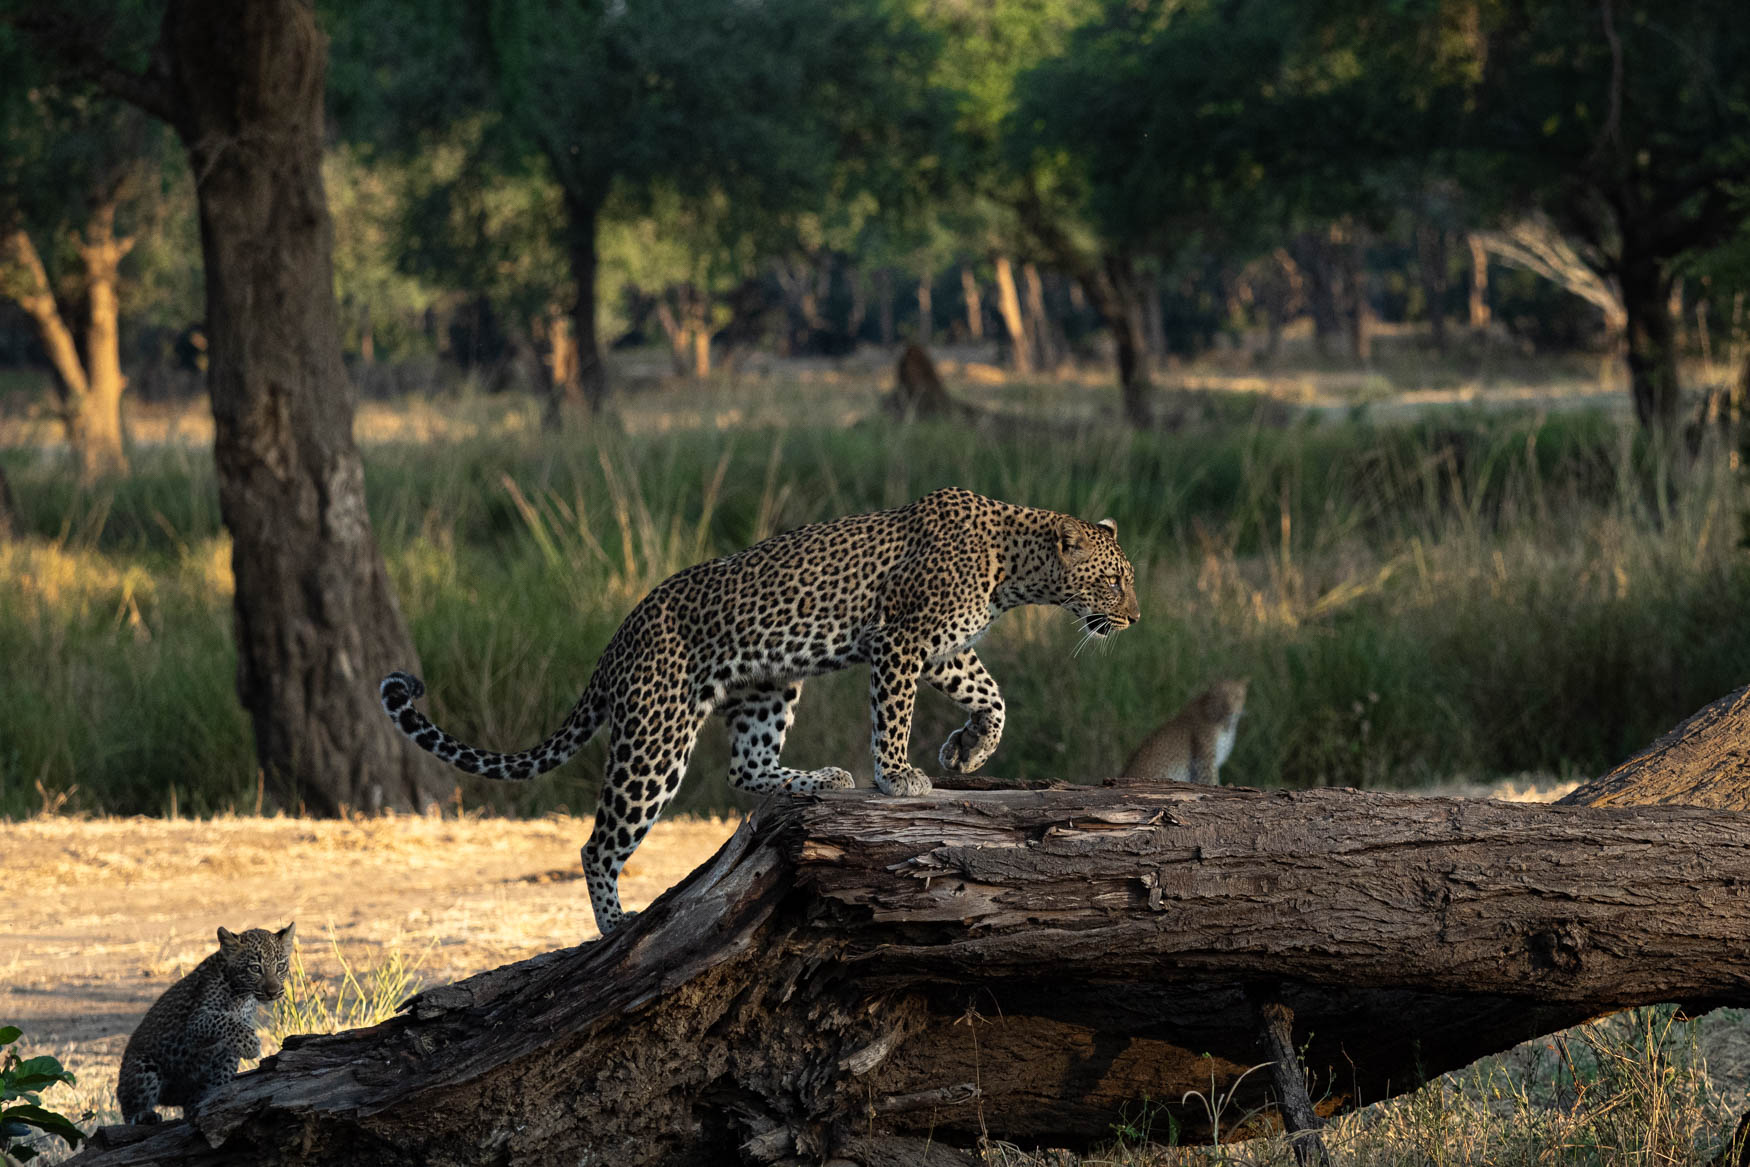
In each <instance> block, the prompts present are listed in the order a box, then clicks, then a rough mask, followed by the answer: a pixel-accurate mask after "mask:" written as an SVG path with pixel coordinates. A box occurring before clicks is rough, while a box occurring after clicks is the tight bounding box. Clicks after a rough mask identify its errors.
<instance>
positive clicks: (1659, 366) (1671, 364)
mask: <svg viewBox="0 0 1750 1167" xmlns="http://www.w3.org/2000/svg"><path fill="white" fill-rule="evenodd" d="M1630 246H1631V245H1630V244H1629V242H1628V241H1626V240H1625V241H1624V245H1623V258H1622V267H1621V270H1620V272H1619V276H1620V278H1621V281H1622V306H1623V310H1624V312H1625V313H1626V314H1627V316H1628V334H1627V340H1628V372H1629V392H1630V393H1631V394H1632V396H1633V398H1634V403H1635V416H1636V417H1637V418H1639V419H1640V423H1641V425H1642V426H1644V427H1646V428H1648V429H1659V430H1664V431H1672V430H1674V428H1675V427H1676V424H1677V415H1678V411H1679V406H1680V404H1681V401H1682V386H1681V384H1680V382H1679V380H1678V375H1677V344H1676V339H1675V336H1674V335H1673V330H1672V323H1671V310H1670V307H1669V303H1670V293H1671V284H1670V280H1669V277H1668V276H1667V275H1666V273H1665V270H1664V268H1663V265H1661V264H1660V263H1659V261H1658V260H1656V259H1653V258H1650V257H1643V256H1640V255H1637V254H1635V253H1634V252H1633V251H1632V250H1631V249H1630Z"/></svg>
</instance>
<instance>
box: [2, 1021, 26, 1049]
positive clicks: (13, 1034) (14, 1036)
mask: <svg viewBox="0 0 1750 1167" xmlns="http://www.w3.org/2000/svg"><path fill="white" fill-rule="evenodd" d="M23 1036H24V1030H22V1029H20V1028H18V1026H16V1025H8V1026H5V1027H4V1028H0V1045H11V1044H12V1043H13V1042H15V1041H17V1040H18V1039H19V1038H21V1037H23Z"/></svg>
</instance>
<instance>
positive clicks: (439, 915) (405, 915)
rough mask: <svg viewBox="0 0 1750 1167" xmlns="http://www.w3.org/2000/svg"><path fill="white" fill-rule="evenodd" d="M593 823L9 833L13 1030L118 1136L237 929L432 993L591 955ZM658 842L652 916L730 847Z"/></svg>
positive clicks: (624, 881) (41, 823)
mask: <svg viewBox="0 0 1750 1167" xmlns="http://www.w3.org/2000/svg"><path fill="white" fill-rule="evenodd" d="M589 826H590V824H589V820H588V819H573V818H561V817H554V818H548V819H542V820H540V821H536V822H516V821H510V820H506V819H461V820H453V819H451V820H445V819H435V818H431V819H427V818H415V817H408V816H392V817H386V818H380V819H368V820H358V821H352V822H327V821H312V820H304V819H288V818H274V819H257V818H221V819H214V820H209V821H187V820H183V821H164V820H158V819H96V820H81V819H38V820H32V821H30V822H23V823H0V886H4V887H6V888H7V889H8V891H9V894H8V895H6V896H3V897H0V1025H17V1026H18V1027H20V1028H21V1029H23V1030H24V1034H25V1037H24V1040H23V1042H22V1045H23V1047H24V1048H23V1052H24V1053H26V1055H27V1056H28V1055H29V1054H32V1053H52V1054H54V1055H55V1056H57V1057H59V1058H61V1060H62V1061H63V1062H64V1063H65V1064H66V1065H67V1067H68V1068H69V1069H71V1070H73V1071H74V1072H75V1073H77V1074H78V1075H79V1077H80V1083H79V1087H78V1089H77V1091H76V1093H77V1096H78V1101H77V1102H72V1101H69V1100H68V1099H67V1097H66V1096H64V1095H62V1096H60V1097H59V1098H58V1100H57V1099H45V1102H49V1103H50V1104H57V1105H59V1106H60V1108H61V1109H63V1110H68V1111H72V1110H75V1109H77V1110H78V1111H84V1110H87V1109H90V1110H94V1111H95V1112H96V1114H95V1118H96V1121H99V1122H114V1121H117V1116H116V1114H115V1110H114V1107H115V1102H114V1085H115V1071H116V1068H117V1067H118V1066H119V1065H120V1061H121V1052H122V1048H123V1046H125V1045H126V1043H127V1035H128V1034H129V1033H131V1032H132V1031H133V1028H134V1026H135V1025H136V1024H137V1023H138V1021H139V1019H140V1017H141V1015H143V1014H144V1013H145V1011H146V1008H147V1006H149V1005H150V1004H151V1003H152V1002H153V1001H154V1000H155V999H156V998H157V996H158V994H159V993H161V992H163V991H164V989H165V988H166V987H167V986H168V985H170V984H171V982H173V981H174V980H176V979H177V978H178V977H180V976H182V975H183V974H184V973H186V972H188V970H189V969H191V968H193V967H194V966H195V964H197V963H198V962H199V961H200V960H201V959H202V958H204V957H205V956H206V955H207V954H208V953H210V952H212V951H213V950H214V948H215V947H216V941H215V938H214V934H215V930H216V929H217V928H218V927H219V926H220V925H223V926H225V927H227V928H231V929H233V930H241V929H243V928H278V927H281V926H283V925H284V924H285V923H287V922H288V921H292V920H295V921H297V924H298V936H299V940H300V953H301V955H302V957H303V960H304V963H305V967H306V968H307V969H308V970H309V972H310V973H311V974H312V975H313V976H317V977H324V978H336V977H338V976H339V975H340V974H341V967H340V963H339V960H338V959H337V957H336V951H337V949H338V954H339V956H340V957H341V958H344V959H345V960H346V962H347V963H348V964H350V965H352V966H353V967H354V968H355V969H368V968H373V967H376V966H378V965H380V964H382V963H383V961H384V960H385V959H386V958H387V956H388V955H389V954H390V953H392V952H397V951H398V952H400V953H401V955H402V956H403V958H404V959H405V960H406V961H407V963H409V964H412V965H415V966H416V972H415V975H416V976H417V977H418V978H419V979H420V980H421V981H422V982H423V983H424V984H426V985H434V984H442V983H445V982H447V981H453V980H456V979H458V978H460V977H464V976H467V975H469V974H471V973H475V972H479V971H480V970H482V969H488V968H494V967H497V966H498V965H501V964H505V963H507V962H509V961H514V960H520V959H522V958H524V957H527V956H532V955H534V954H535V953H538V952H546V951H549V950H551V949H555V948H562V947H566V946H568V945H573V944H577V943H578V942H580V941H582V940H586V939H589V938H591V937H593V936H595V935H596V931H595V926H594V920H593V917H592V916H591V914H590V908H589V895H588V893H587V892H586V891H585V890H584V887H583V883H582V880H581V879H576V878H573V876H574V875H575V874H576V873H577V871H578V848H579V847H581V846H582V845H583V841H584V839H585V838H587V837H588V835H589ZM734 828H735V823H734V822H730V821H725V820H721V819H716V820H707V819H675V820H671V821H666V822H661V823H658V824H657V825H656V827H655V829H654V830H653V831H652V832H651V834H650V837H649V838H648V839H646V840H645V842H644V844H643V846H641V847H640V848H639V849H638V852H637V853H636V854H635V855H634V856H633V857H632V861H631V862H630V863H629V864H628V865H627V868H626V872H625V874H624V875H623V876H622V877H621V880H620V894H621V896H622V898H623V899H624V900H625V902H626V905H627V907H629V908H634V909H636V908H639V907H642V906H644V905H645V904H647V903H649V902H650V901H651V900H652V899H654V898H656V896H657V895H659V894H661V893H662V891H664V890H665V889H666V888H668V887H669V886H671V885H672V884H674V883H676V882H677V881H679V880H680V879H681V878H682V877H683V876H685V875H686V874H687V873H688V872H690V871H691V870H692V869H693V868H694V867H696V866H698V865H699V864H700V863H702V862H703V861H704V860H705V859H707V858H708V857H709V856H710V855H711V854H712V852H714V851H715V850H716V849H717V848H718V847H719V846H720V845H721V844H722V842H723V841H724V840H725V839H727V838H728V837H729V835H730V833H731V832H732V831H733V830H734Z"/></svg>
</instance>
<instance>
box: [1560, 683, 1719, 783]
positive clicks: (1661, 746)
mask: <svg viewBox="0 0 1750 1167" xmlns="http://www.w3.org/2000/svg"><path fill="white" fill-rule="evenodd" d="M1561 801H1562V802H1563V803H1565V804H1567V805H1569V806H1652V805H1661V804H1663V805H1670V806H1707V807H1713V808H1715V809H1717V810H1750V688H1744V689H1739V690H1737V691H1736V692H1734V693H1728V694H1727V695H1726V696H1724V697H1721V698H1720V699H1719V700H1718V701H1715V702H1713V703H1712V704H1711V705H1708V706H1706V707H1705V708H1703V709H1700V710H1698V711H1697V712H1695V713H1693V714H1691V715H1690V717H1689V718H1688V719H1687V720H1685V721H1684V722H1683V723H1682V724H1681V725H1679V726H1678V727H1677V728H1676V729H1674V730H1672V731H1671V732H1670V733H1668V734H1666V735H1665V736H1664V737H1662V738H1660V739H1659V740H1658V741H1656V742H1654V743H1653V744H1652V745H1650V746H1648V747H1647V748H1646V749H1644V750H1642V751H1641V752H1640V753H1638V754H1636V755H1635V756H1634V757H1632V758H1630V759H1628V760H1627V761H1626V762H1623V763H1621V764H1620V765H1618V766H1617V767H1616V768H1614V769H1612V770H1611V771H1610V772H1609V773H1607V774H1603V775H1601V776H1600V777H1597V778H1594V779H1593V780H1592V781H1590V782H1588V783H1586V784H1585V785H1583V786H1581V787H1580V788H1579V789H1577V790H1574V791H1573V792H1571V793H1570V794H1568V795H1567V796H1566V797H1565V798H1563V799H1562V800H1561Z"/></svg>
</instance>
